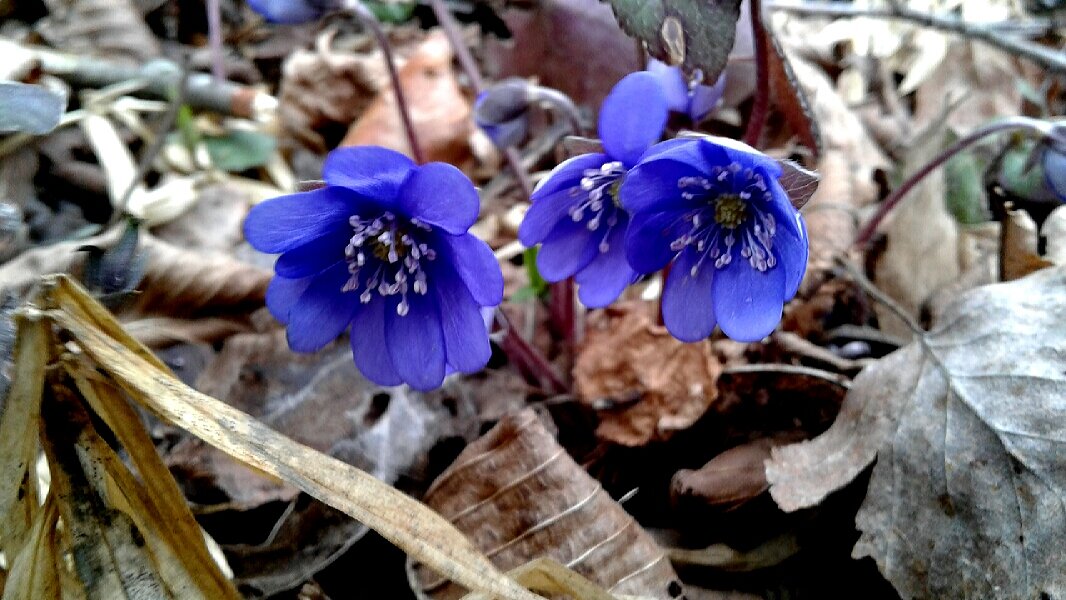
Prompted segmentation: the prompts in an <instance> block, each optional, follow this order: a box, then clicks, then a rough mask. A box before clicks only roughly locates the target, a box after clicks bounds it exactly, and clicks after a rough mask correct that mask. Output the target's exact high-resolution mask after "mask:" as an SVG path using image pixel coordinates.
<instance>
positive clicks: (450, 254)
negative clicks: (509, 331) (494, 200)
mask: <svg viewBox="0 0 1066 600" xmlns="http://www.w3.org/2000/svg"><path fill="white" fill-rule="evenodd" d="M437 239H439V240H440V241H441V242H443V244H439V243H438V244H435V245H433V248H434V249H436V250H437V252H438V253H440V252H441V251H443V252H444V253H445V257H444V260H446V261H447V263H448V264H450V265H451V266H452V268H454V269H455V271H456V273H457V274H458V275H459V278H460V279H462V280H463V283H465V284H466V287H467V289H469V290H470V295H471V296H473V298H474V301H475V302H477V303H478V304H479V305H481V306H496V305H497V304H499V303H500V302H502V301H503V273H502V272H501V271H500V263H499V262H498V261H497V260H496V255H495V254H493V253H492V249H491V248H489V245H488V244H486V243H485V242H483V241H481V240H479V239H478V238H476V237H474V236H473V235H471V234H469V233H467V234H464V235H441V236H438V238H437ZM437 260H441V259H440V258H438V259H437Z"/></svg>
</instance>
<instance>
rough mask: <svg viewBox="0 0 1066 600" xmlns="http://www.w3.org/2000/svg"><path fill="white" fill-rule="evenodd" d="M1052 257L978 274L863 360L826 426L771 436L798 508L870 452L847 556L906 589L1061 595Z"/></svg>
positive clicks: (1063, 478)
mask: <svg viewBox="0 0 1066 600" xmlns="http://www.w3.org/2000/svg"><path fill="white" fill-rule="evenodd" d="M1064 319H1066V267H1053V268H1048V269H1044V270H1042V271H1039V272H1037V273H1035V274H1033V275H1030V276H1029V277H1026V278H1024V279H1020V280H1018V281H1014V282H1011V283H1004V284H996V285H990V286H985V287H982V288H978V289H975V290H972V291H969V292H967V293H965V294H964V295H962V296H961V297H960V298H959V300H958V301H957V302H956V303H955V304H954V305H953V306H951V307H949V308H948V309H947V311H946V312H945V314H944V315H943V317H942V319H941V323H940V325H939V326H938V327H937V328H936V329H934V330H933V331H931V332H929V333H928V334H924V335H922V336H920V337H919V339H917V340H915V341H914V342H912V343H911V344H909V345H908V346H906V347H904V348H902V349H901V350H898V351H897V352H895V353H893V354H890V355H889V356H887V357H885V358H884V359H882V360H881V361H880V362H878V363H877V364H875V365H873V366H871V367H868V368H867V369H866V370H865V371H863V372H862V373H861V374H860V375H859V376H858V377H857V378H856V379H855V382H854V386H853V388H852V389H851V391H850V392H849V393H848V396H847V399H846V400H845V402H844V405H843V407H842V408H841V411H840V414H839V416H838V417H837V420H836V422H835V423H833V425H832V427H831V428H830V429H829V430H828V431H826V432H825V433H824V434H822V435H821V436H819V437H817V438H815V439H813V440H811V441H809V442H803V443H800V444H795V445H791V446H783V447H780V448H776V449H774V450H773V453H772V458H771V460H769V461H768V462H767V464H766V474H767V479H768V480H769V481H770V484H771V488H770V493H771V495H772V496H773V498H774V500H775V501H776V502H777V503H778V505H779V506H781V507H782V508H783V509H785V510H786V511H793V510H798V509H802V508H808V507H811V506H814V505H816V504H818V503H820V502H821V501H822V500H823V499H825V497H826V496H827V495H828V494H829V493H831V492H833V491H834V490H837V489H839V488H841V487H843V486H844V485H847V484H848V483H849V482H850V481H852V479H854V478H855V477H856V476H857V475H858V474H859V473H860V472H862V471H863V470H864V469H866V467H868V466H869V465H870V463H872V462H873V461H874V459H875V458H876V459H877V465H876V466H875V467H874V470H873V476H872V479H871V480H870V485H869V489H868V491H867V495H866V500H865V501H864V503H863V506H862V508H861V509H860V511H859V514H858V517H857V518H856V522H857V525H858V527H859V529H861V530H862V537H861V538H860V540H859V542H858V544H857V545H856V547H855V550H854V552H853V555H854V556H857V557H862V556H867V555H868V556H872V557H873V558H874V559H875V560H876V561H877V563H878V567H879V568H880V569H881V572H882V573H883V574H884V575H885V577H887V578H888V580H889V581H891V582H892V584H893V585H894V586H895V587H896V589H897V591H899V592H900V594H901V595H903V596H904V597H908V598H915V597H921V598H927V597H933V598H935V597H964V598H992V597H1010V598H1039V597H1045V598H1056V597H1060V596H1062V595H1063V594H1066V555H1064V554H1063V553H1062V552H1060V551H1059V547H1060V546H1061V541H1062V532H1063V531H1066V494H1064V492H1063V490H1064V489H1066V470H1064V469H1063V468H1062V465H1064V464H1066V428H1064V425H1063V424H1064V423H1066V375H1064V373H1063V369H1062V357H1063V356H1066V329H1064V328H1063V327H1062V323H1063V321H1064Z"/></svg>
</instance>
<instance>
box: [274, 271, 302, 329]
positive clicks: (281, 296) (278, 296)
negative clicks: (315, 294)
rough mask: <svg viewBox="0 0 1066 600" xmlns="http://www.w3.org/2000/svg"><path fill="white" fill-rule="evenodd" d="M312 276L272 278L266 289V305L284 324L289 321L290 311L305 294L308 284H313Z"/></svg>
mask: <svg viewBox="0 0 1066 600" xmlns="http://www.w3.org/2000/svg"><path fill="white" fill-rule="evenodd" d="M311 279H312V278H311V277H307V278H304V279H285V278H284V277H275V278H273V279H271V280H270V285H269V286H267V291H266V305H267V309H268V310H269V311H270V314H272V315H274V318H275V319H277V320H278V321H279V322H280V323H282V324H287V323H288V322H289V311H290V310H291V309H292V307H293V306H295V305H296V302H297V301H298V300H299V299H300V296H302V295H303V293H304V291H305V290H306V289H307V286H308V285H311Z"/></svg>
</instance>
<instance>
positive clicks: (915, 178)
mask: <svg viewBox="0 0 1066 600" xmlns="http://www.w3.org/2000/svg"><path fill="white" fill-rule="evenodd" d="M1019 129H1025V130H1029V131H1033V132H1036V133H1037V134H1039V135H1040V136H1041V137H1044V138H1050V137H1055V136H1061V134H1058V133H1056V130H1055V129H1054V126H1053V125H1052V124H1051V123H1049V122H1047V121H1040V120H1038V119H1030V118H1028V117H1009V118H1006V119H1002V120H999V121H996V122H994V123H989V124H988V125H985V126H984V127H979V128H978V129H976V130H975V131H973V132H971V133H970V134H969V135H967V136H966V137H964V138H962V139H960V140H959V141H957V142H955V143H954V144H952V145H951V146H949V147H948V148H947V149H945V150H944V151H942V152H941V153H940V154H938V155H937V156H936V158H934V159H933V160H931V161H929V162H928V163H926V164H925V165H922V167H921V168H920V169H918V170H917V171H916V172H915V173H914V174H913V175H911V176H910V177H908V178H907V180H906V181H904V182H903V183H902V184H900V186H899V187H898V188H896V189H895V190H893V191H892V193H891V194H889V195H888V197H887V198H885V199H884V201H883V202H881V204H880V206H878V208H877V212H876V213H874V216H873V217H871V218H870V220H869V221H868V222H867V223H866V225H865V226H863V228H862V230H861V231H859V233H858V235H857V236H855V241H854V245H855V246H858V247H862V246H865V245H866V244H868V243H869V242H870V239H871V238H872V237H873V235H874V232H876V231H877V227H878V226H879V225H880V224H881V221H883V220H884V219H885V217H886V216H887V215H888V213H889V212H891V211H892V209H893V208H895V207H896V205H897V204H899V202H900V200H903V198H904V197H905V196H906V195H907V193H908V192H910V191H911V190H912V189H914V186H916V185H918V183H920V182H921V181H922V179H925V177H926V176H928V175H929V174H930V173H932V172H933V171H935V170H936V169H937V168H938V167H940V166H941V165H943V164H944V163H946V162H947V161H948V160H950V159H951V157H953V156H955V155H956V154H958V153H960V152H962V151H963V150H966V149H967V148H969V147H970V146H973V145H974V144H976V143H978V142H980V141H981V140H983V139H985V138H986V137H989V136H991V135H995V134H998V133H1001V132H1004V131H1016V130H1019ZM1062 141H1063V143H1066V140H1062Z"/></svg>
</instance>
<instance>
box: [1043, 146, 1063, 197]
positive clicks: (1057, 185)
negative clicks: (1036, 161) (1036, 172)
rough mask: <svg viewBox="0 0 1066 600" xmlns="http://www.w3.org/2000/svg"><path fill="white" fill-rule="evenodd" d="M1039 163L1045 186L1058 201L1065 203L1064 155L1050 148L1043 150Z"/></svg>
mask: <svg viewBox="0 0 1066 600" xmlns="http://www.w3.org/2000/svg"><path fill="white" fill-rule="evenodd" d="M1041 162H1042V165H1041V166H1043V168H1044V181H1045V182H1047V186H1048V187H1049V188H1050V189H1051V191H1053V192H1055V195H1056V196H1058V197H1059V200H1060V201H1062V202H1066V154H1064V153H1062V152H1059V150H1058V149H1057V148H1055V147H1053V146H1051V147H1048V148H1046V149H1045V150H1044V155H1043V157H1042V160H1041Z"/></svg>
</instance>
